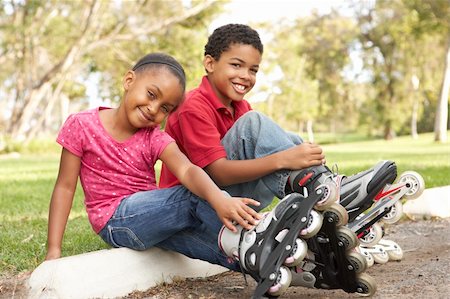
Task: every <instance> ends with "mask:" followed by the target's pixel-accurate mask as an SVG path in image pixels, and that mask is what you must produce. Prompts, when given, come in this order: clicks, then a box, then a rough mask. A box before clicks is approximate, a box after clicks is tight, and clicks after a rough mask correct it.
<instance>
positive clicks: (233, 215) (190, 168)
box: [159, 142, 261, 231]
mask: <svg viewBox="0 0 450 299" xmlns="http://www.w3.org/2000/svg"><path fill="white" fill-rule="evenodd" d="M159 158H160V159H161V161H162V162H164V163H165V164H166V166H167V168H168V169H169V170H170V171H171V172H172V173H173V174H174V175H175V176H176V177H177V178H178V180H179V181H180V182H181V183H182V184H183V185H184V186H186V188H188V189H189V190H190V191H192V192H193V193H194V194H196V195H198V196H199V197H201V198H203V199H205V200H206V201H208V202H209V204H210V205H211V206H212V207H213V208H214V210H215V211H216V213H217V215H218V217H219V219H220V220H221V221H222V223H223V224H225V226H226V227H228V228H229V229H230V230H232V231H236V228H235V227H234V225H233V221H236V222H237V223H238V224H240V225H242V226H243V227H244V228H246V229H251V228H252V225H254V224H256V220H258V219H260V218H261V216H260V215H259V214H258V213H257V212H256V211H255V210H253V209H252V208H250V207H249V206H248V205H255V206H258V205H259V202H257V201H256V200H253V199H250V198H235V197H229V196H227V195H226V194H225V193H224V192H222V191H221V190H220V189H219V188H218V187H217V185H216V184H214V182H213V181H212V180H211V178H210V177H209V176H208V174H206V173H205V172H204V171H203V169H201V168H200V167H198V166H197V165H194V164H192V163H191V162H190V161H189V159H188V158H187V157H186V156H185V155H184V154H183V153H182V152H181V151H180V149H179V148H178V146H177V144H176V143H175V142H172V143H170V144H169V145H167V146H166V148H165V149H164V150H163V152H162V153H161V155H160V157H159Z"/></svg>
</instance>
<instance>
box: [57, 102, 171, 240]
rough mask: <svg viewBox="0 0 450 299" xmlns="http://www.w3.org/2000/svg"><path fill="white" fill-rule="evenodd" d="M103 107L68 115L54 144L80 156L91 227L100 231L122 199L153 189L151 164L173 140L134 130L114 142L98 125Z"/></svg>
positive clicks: (152, 130)
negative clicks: (132, 133) (122, 139)
mask: <svg viewBox="0 0 450 299" xmlns="http://www.w3.org/2000/svg"><path fill="white" fill-rule="evenodd" d="M101 109H108V108H104V107H100V108H96V109H91V110H87V111H84V112H79V113H76V114H72V115H70V116H69V117H68V118H67V120H66V122H65V123H64V125H63V127H62V128H61V130H60V132H59V135H58V138H57V142H58V143H59V144H61V145H62V146H63V147H64V148H65V149H67V150H68V151H70V152H71V153H72V154H74V155H76V156H78V157H80V159H81V169H80V181H81V185H82V186H83V190H84V195H85V205H86V211H87V214H88V217H89V221H90V222H91V225H92V228H93V229H94V231H95V232H96V233H98V232H100V231H101V230H102V228H103V227H104V226H105V225H106V223H107V222H108V220H109V219H110V218H111V216H112V215H113V214H114V211H115V210H116V208H117V206H118V205H119V204H120V202H121V201H122V199H124V198H125V197H127V196H129V195H131V194H133V193H136V192H139V191H147V190H152V189H156V188H157V186H156V178H155V169H154V165H155V162H156V161H157V160H158V158H159V155H160V154H161V153H162V151H163V150H164V149H165V147H166V146H167V145H168V144H169V143H171V142H173V141H174V140H173V139H172V137H170V136H169V135H168V134H166V133H165V132H162V131H161V130H160V128H159V126H157V127H153V128H145V129H140V130H139V131H137V132H136V133H135V134H134V135H133V136H132V137H130V138H129V139H128V140H126V141H124V142H118V141H116V140H114V139H113V138H112V137H111V136H110V135H109V134H108V132H107V131H106V130H105V128H104V127H103V125H102V124H101V122H100V118H99V114H98V112H99V111H100V110H101Z"/></svg>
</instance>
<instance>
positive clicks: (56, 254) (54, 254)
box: [45, 248, 61, 261]
mask: <svg viewBox="0 0 450 299" xmlns="http://www.w3.org/2000/svg"><path fill="white" fill-rule="evenodd" d="M60 257H61V249H60V248H53V249H52V248H49V249H48V250H47V255H46V256H45V260H46V261H49V260H54V259H59V258H60Z"/></svg>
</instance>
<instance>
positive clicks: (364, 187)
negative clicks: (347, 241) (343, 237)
mask: <svg viewBox="0 0 450 299" xmlns="http://www.w3.org/2000/svg"><path fill="white" fill-rule="evenodd" d="M396 176H397V167H396V165H395V163H394V162H391V161H381V162H379V163H377V165H375V166H374V167H373V168H372V169H369V170H367V171H364V172H361V173H359V174H356V175H354V176H352V177H351V179H350V180H346V178H345V177H344V178H343V179H342V180H341V192H340V194H341V199H340V203H341V204H342V205H343V206H345V208H346V209H347V211H348V212H349V224H348V225H347V226H348V227H349V228H350V229H351V230H352V231H353V232H355V233H356V234H357V236H358V238H359V239H360V243H361V245H360V247H359V251H360V252H361V253H362V254H363V255H364V256H365V257H366V258H367V262H368V264H369V266H370V265H373V263H374V262H375V263H379V264H383V263H386V262H387V261H388V260H401V259H402V257H403V252H402V249H401V247H400V246H399V245H398V244H397V243H395V242H394V241H391V240H386V239H382V237H383V236H384V231H383V228H382V225H381V224H382V223H386V224H393V223H396V222H397V221H399V220H400V218H401V216H402V213H403V212H402V211H403V205H402V202H401V200H402V199H414V198H417V197H419V196H420V195H421V194H422V192H423V190H424V189H425V184H424V181H423V178H422V177H421V176H420V175H419V174H418V173H416V172H414V171H406V172H404V173H402V174H401V176H400V178H399V179H398V181H397V182H396V183H393V182H394V180H395V178H396Z"/></svg>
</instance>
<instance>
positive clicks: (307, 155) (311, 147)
mask: <svg viewBox="0 0 450 299" xmlns="http://www.w3.org/2000/svg"><path fill="white" fill-rule="evenodd" d="M282 153H283V164H284V165H285V167H283V168H285V169H291V170H298V169H303V168H306V167H310V166H316V165H321V164H323V163H324V162H325V155H324V154H323V151H322V148H321V147H320V146H319V145H318V144H315V143H310V142H305V143H302V144H300V145H297V146H294V147H292V148H289V149H287V150H285V151H283V152H282Z"/></svg>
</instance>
